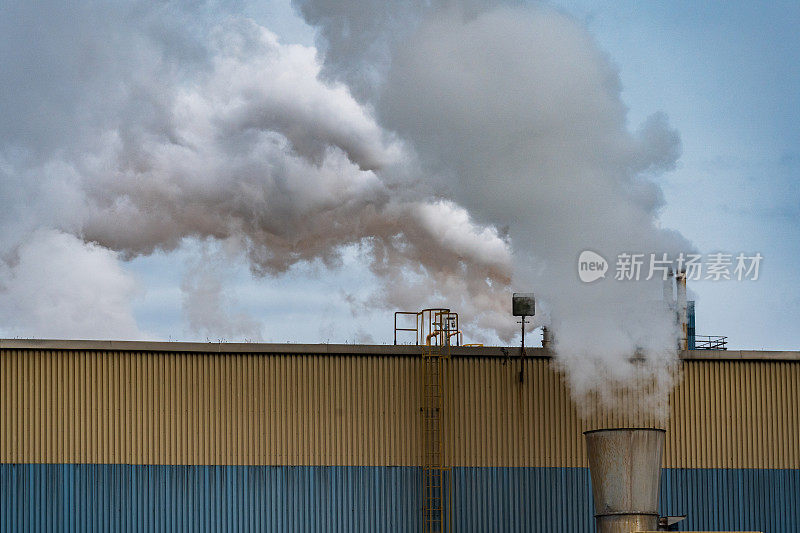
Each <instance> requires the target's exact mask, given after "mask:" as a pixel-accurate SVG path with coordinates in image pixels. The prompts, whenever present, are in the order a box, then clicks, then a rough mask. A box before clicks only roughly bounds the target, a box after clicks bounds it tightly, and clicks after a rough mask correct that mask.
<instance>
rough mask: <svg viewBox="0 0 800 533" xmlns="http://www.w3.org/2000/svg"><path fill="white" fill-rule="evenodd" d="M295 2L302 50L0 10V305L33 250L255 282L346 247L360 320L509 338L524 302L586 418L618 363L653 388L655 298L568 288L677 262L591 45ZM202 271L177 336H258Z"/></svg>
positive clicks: (525, 25) (660, 358)
mask: <svg viewBox="0 0 800 533" xmlns="http://www.w3.org/2000/svg"><path fill="white" fill-rule="evenodd" d="M296 5H297V7H298V10H299V12H300V13H302V15H303V16H304V17H305V18H306V20H307V21H308V22H309V23H310V24H312V25H314V26H315V27H316V28H317V29H318V37H319V42H318V45H319V46H318V48H317V49H315V48H312V47H306V46H299V45H290V44H284V43H282V42H281V41H280V40H279V39H278V37H277V36H276V35H275V34H273V33H272V32H270V31H269V30H268V29H267V28H265V27H263V26H261V25H259V24H258V23H257V22H255V21H253V20H250V19H248V18H246V17H244V16H242V15H241V14H240V13H237V12H236V10H235V9H234V8H233V7H231V6H230V5H229V4H226V3H221V4H217V3H213V2H211V3H208V4H202V5H193V4H186V3H180V2H175V3H173V2H166V3H164V4H159V5H152V4H149V3H144V2H137V1H130V2H121V3H114V4H108V5H102V6H97V5H94V4H90V3H80V2H78V3H74V4H70V6H64V5H62V4H56V3H53V5H47V6H42V5H39V4H38V3H37V5H31V4H30V3H22V2H10V3H9V5H8V6H6V8H5V9H4V11H3V13H2V14H1V15H0V30H2V31H3V35H5V39H6V41H7V42H9V43H12V46H7V47H5V48H2V49H0V61H2V64H3V65H4V66H7V68H4V69H3V71H2V72H0V80H1V81H2V82H3V86H4V87H8V88H10V90H9V91H7V93H8V94H7V95H5V96H4V97H3V98H2V99H0V105H2V106H3V107H2V109H1V111H2V115H3V116H4V121H3V123H2V124H0V175H2V181H0V187H2V190H1V192H2V193H3V196H2V198H3V204H4V205H3V207H4V209H3V211H2V214H0V217H2V218H1V219H0V221H1V222H2V223H3V224H4V228H5V229H6V231H5V232H4V234H3V235H2V241H1V242H0V244H1V245H2V246H0V256H2V261H3V262H4V263H3V264H4V274H3V277H2V280H3V283H4V284H5V285H7V286H11V284H10V280H12V279H13V278H14V276H17V275H18V274H17V273H14V266H13V265H14V261H15V259H14V254H15V253H16V252H15V251H16V250H22V249H23V248H24V244H23V243H24V242H25V241H26V239H28V235H30V234H31V232H32V231H34V230H36V229H37V228H51V229H53V230H57V231H59V232H64V233H67V234H70V235H74V236H77V237H80V238H81V239H83V240H84V241H85V242H91V243H96V244H92V245H89V246H91V247H92V248H91V250H93V251H95V252H97V251H100V250H102V251H104V252H105V253H106V254H107V255H105V256H104V257H107V258H116V257H117V256H116V254H117V253H119V254H121V257H123V258H131V257H135V256H137V255H147V254H151V253H153V252H154V251H156V250H165V251H170V250H173V249H175V248H177V247H179V246H181V243H182V242H184V241H185V240H186V239H196V240H200V241H204V240H209V239H210V240H216V241H224V242H226V243H229V244H230V243H233V244H234V245H235V246H237V247H238V249H237V250H236V253H241V254H245V256H246V257H247V258H248V260H249V262H250V264H251V266H252V270H253V272H254V273H255V274H257V275H261V276H265V280H270V279H273V278H272V276H277V275H280V274H281V273H284V272H287V271H288V270H289V269H290V268H292V266H293V265H297V264H298V263H304V262H306V263H308V262H320V263H321V264H323V265H325V266H327V267H328V268H337V267H338V266H339V265H340V264H341V262H342V251H343V250H345V249H354V248H355V249H358V250H359V251H360V256H361V257H363V258H365V259H364V260H365V261H367V262H368V264H369V267H370V269H371V270H372V272H373V273H374V274H375V276H376V278H377V279H378V280H380V283H381V286H380V289H379V293H378V294H376V295H371V296H370V297H368V298H361V299H359V298H356V297H352V295H351V297H350V303H351V304H352V306H353V308H354V309H370V308H371V307H374V306H378V307H380V308H395V309H396V308H401V309H402V308H406V309H418V308H420V307H425V306H432V305H446V306H448V307H451V308H453V309H457V310H458V311H459V312H461V313H462V316H463V318H464V321H463V322H464V324H465V325H467V326H468V327H469V326H471V327H472V328H473V331H475V333H476V335H474V336H480V335H481V334H482V333H485V334H487V336H488V337H495V338H496V337H499V338H501V339H502V340H504V341H509V340H510V339H511V338H513V335H515V334H516V325H515V324H514V321H513V319H512V318H511V317H509V316H508V315H509V307H510V305H509V303H510V302H509V299H510V293H511V287H512V279H513V287H514V288H516V289H517V290H524V291H528V290H533V291H535V292H536V293H537V294H538V295H539V304H540V306H539V307H540V309H542V311H543V313H542V314H541V316H540V317H539V320H540V323H543V322H541V321H542V320H547V321H549V323H550V324H551V325H552V326H553V329H554V331H555V332H556V349H557V352H558V360H559V361H560V363H561V364H563V365H564V367H565V368H566V369H567V370H568V372H567V375H568V377H569V379H570V384H571V386H572V388H573V391H575V393H576V395H577V396H578V397H582V396H585V395H587V394H590V393H592V392H595V391H598V390H600V391H602V390H608V389H609V388H611V389H613V388H614V387H615V386H616V384H621V383H627V382H628V381H629V380H630V379H631V376H632V375H633V374H635V372H636V368H635V367H634V366H632V365H631V364H630V363H629V359H630V358H631V357H632V356H633V355H634V353H638V354H639V355H640V356H641V357H642V358H643V359H644V360H645V361H646V363H645V365H646V366H648V367H649V368H650V369H651V375H653V376H656V377H657V378H658V379H659V380H660V382H662V383H663V384H665V386H664V388H666V387H667V386H668V384H669V379H668V377H666V378H663V379H662V377H661V376H668V375H669V371H668V370H669V367H670V365H671V362H672V361H674V357H675V346H676V336H677V333H676V331H675V330H674V327H673V323H672V321H671V320H670V319H669V317H668V314H669V313H667V312H666V311H664V310H663V309H661V308H659V307H657V306H656V305H654V304H653V303H652V300H655V299H657V298H658V295H659V294H660V287H658V284H657V283H656V284H652V283H644V282H630V283H622V282H614V281H613V280H611V279H607V280H601V281H599V282H597V283H594V284H591V285H586V284H582V283H580V281H579V279H578V276H577V272H576V261H577V258H578V255H579V254H580V253H581V252H582V251H583V250H587V249H589V250H594V251H596V252H598V253H600V254H601V255H603V256H604V257H605V258H606V259H607V260H609V261H610V262H611V264H612V268H613V263H614V259H615V257H616V256H617V254H619V253H620V252H639V253H651V252H652V253H660V252H668V253H674V252H676V251H678V250H686V249H688V248H689V245H688V243H687V242H686V241H685V240H684V239H683V238H682V237H681V236H680V235H678V234H676V233H673V232H669V231H666V230H664V229H662V228H660V226H659V223H658V212H659V209H660V206H661V205H662V203H663V198H662V195H661V190H660V188H659V185H658V183H657V181H656V180H657V177H658V175H659V174H660V173H662V172H664V171H668V170H669V169H671V168H672V167H674V165H675V163H676V161H677V158H678V156H679V154H680V140H679V137H678V134H677V133H676V132H675V131H674V130H673V129H671V128H670V126H669V124H668V121H667V119H666V117H665V116H663V115H661V114H658V113H656V114H654V115H653V116H651V117H650V118H649V119H648V120H646V121H645V122H644V124H641V125H638V126H634V127H631V126H630V125H629V124H628V123H627V116H626V108H625V106H624V104H623V102H622V100H621V97H620V83H619V79H618V76H617V74H616V71H615V69H614V67H613V65H612V64H611V62H610V61H609V59H608V58H607V57H606V56H605V55H604V54H603V53H602V52H601V51H600V50H599V48H598V47H597V45H596V43H595V42H594V41H593V39H592V38H591V36H590V35H589V34H588V33H587V31H586V29H585V28H584V27H582V26H581V25H580V24H579V23H577V22H576V21H574V20H572V19H570V18H569V17H567V16H565V15H563V14H561V13H559V12H556V11H554V10H552V9H550V8H547V7H543V6H541V5H538V4H537V5H518V4H507V3H502V2H489V1H479V0H474V1H470V0H464V1H461V2H458V1H433V2H431V1H425V2H404V3H400V2H394V3H391V2H389V3H387V2H379V1H377V0H347V1H345V2H342V1H336V2H333V1H322V0H299V1H297V2H296ZM65 20H68V21H71V23H70V24H64V21H65ZM31 34H35V35H37V37H38V39H35V43H34V44H32V45H28V44H27V43H29V42H30V41H31V39H30V38H29V35H31ZM13 43H17V44H18V46H13ZM23 44H24V45H25V46H23ZM109 250H113V252H110V251H109ZM115 260H116V259H115ZM209 262H211V259H210V258H208V257H205V258H204V257H202V256H201V257H199V258H198V263H197V264H194V263H192V264H190V265H188V267H187V276H186V279H185V281H184V285H183V289H184V295H185V300H184V309H185V314H186V315H187V316H186V318H187V322H188V323H190V325H191V326H192V327H193V328H194V329H195V330H196V331H198V332H200V333H202V334H204V335H207V336H209V337H224V336H228V335H253V336H257V333H258V332H259V331H261V329H260V328H259V327H258V326H257V324H254V323H249V322H248V319H247V317H243V316H239V315H237V311H235V309H233V306H232V304H231V300H230V298H229V295H227V294H226V289H225V285H224V282H223V281H222V280H219V278H220V277H223V276H224V269H217V268H215V267H214V265H213V264H212V265H210V266H209V265H208V264H207V263H209ZM109 268H111V269H112V270H113V268H112V267H111V266H109ZM215 280H218V281H219V282H218V283H216V282H215ZM653 285H655V286H653ZM123 293H124V291H123ZM217 311H219V313H218V314H216V315H215V314H214V313H215V312H217ZM237 324H246V325H247V324H249V325H248V326H247V327H245V328H244V329H237V328H238V326H237ZM212 330H216V331H218V333H217V334H214V333H213V331H212Z"/></svg>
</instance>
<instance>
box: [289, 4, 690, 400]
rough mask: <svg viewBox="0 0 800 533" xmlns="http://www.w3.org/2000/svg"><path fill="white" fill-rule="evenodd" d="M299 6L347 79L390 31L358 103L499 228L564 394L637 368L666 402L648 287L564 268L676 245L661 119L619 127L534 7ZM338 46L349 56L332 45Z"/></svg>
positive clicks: (567, 42) (578, 59)
mask: <svg viewBox="0 0 800 533" xmlns="http://www.w3.org/2000/svg"><path fill="white" fill-rule="evenodd" d="M297 4H298V6H299V8H300V10H301V12H302V13H304V14H305V15H306V16H307V18H308V20H309V21H310V22H313V23H317V24H320V25H321V30H320V33H319V36H320V39H321V41H322V42H321V43H320V49H321V50H324V51H325V62H326V70H325V72H326V73H327V74H328V76H330V77H331V78H332V79H339V80H345V81H349V82H351V83H352V82H353V74H354V72H353V69H352V66H351V65H352V64H353V63H355V64H358V63H359V62H363V61H365V60H366V61H368V60H370V59H371V58H370V57H365V56H364V54H363V53H362V51H363V50H371V49H372V48H370V46H368V45H365V44H364V43H363V42H361V41H363V40H365V39H366V40H369V39H370V38H371V36H373V35H376V34H378V35H383V34H386V35H392V36H394V38H393V39H389V40H387V39H382V40H378V41H377V43H378V44H377V45H376V46H378V47H379V48H380V49H382V50H388V51H386V52H384V53H382V54H381V56H383V57H388V60H387V62H386V63H385V64H383V65H379V66H376V67H373V68H372V70H371V71H372V72H380V73H384V74H383V77H382V78H381V79H380V80H379V81H378V82H375V81H374V80H371V84H370V85H369V87H368V89H363V88H362V90H361V94H362V95H363V97H364V99H365V101H366V102H368V103H370V104H371V105H373V106H375V108H376V110H377V114H378V119H379V121H380V124H381V125H382V126H383V127H385V128H387V129H389V130H390V131H392V132H394V133H395V134H397V135H398V136H399V138H401V139H403V140H405V141H406V142H407V143H408V145H409V146H410V147H411V148H413V149H414V151H415V153H416V154H417V155H418V157H419V159H420V162H421V163H420V164H421V166H422V167H423V168H424V169H425V171H426V172H427V173H428V175H430V176H432V177H433V178H434V179H436V180H437V183H436V186H437V187H438V188H439V190H443V191H446V192H447V195H448V196H449V197H451V198H452V199H454V200H455V201H457V202H459V203H460V204H461V205H463V206H464V207H466V208H467V209H468V210H469V213H470V215H471V216H472V217H474V219H475V220H477V221H481V222H484V223H489V224H492V225H494V226H496V227H507V228H508V235H509V236H510V242H511V243H512V244H513V248H514V258H515V259H514V263H515V281H514V284H515V287H518V289H519V290H523V289H533V290H534V291H535V292H536V293H537V294H538V295H539V300H540V304H541V308H543V310H544V311H545V313H546V316H544V317H540V320H541V319H542V318H544V319H545V320H547V321H549V323H550V325H551V327H552V329H553V330H554V331H555V335H556V337H555V340H556V342H555V349H556V352H557V355H558V362H559V363H560V364H561V365H562V366H563V368H564V369H565V370H566V371H567V377H568V378H569V380H570V385H571V388H572V390H573V392H574V394H575V396H576V397H578V398H586V397H588V395H590V394H591V393H593V392H598V391H599V392H601V393H606V392H609V391H613V390H614V389H616V388H618V387H620V386H627V385H628V384H630V383H631V382H632V381H634V379H633V378H634V376H636V375H639V373H640V372H641V365H644V366H645V367H646V368H648V369H649V370H648V371H647V372H646V375H647V376H648V378H655V379H656V381H657V387H656V392H657V394H656V395H655V396H657V397H658V398H660V399H664V398H665V395H664V394H663V393H664V392H665V391H667V390H669V388H670V385H671V372H670V370H671V367H672V364H673V362H674V361H675V358H676V351H677V350H676V346H677V336H678V332H677V330H676V328H675V324H674V320H673V318H672V317H673V315H672V313H671V312H669V311H668V310H667V309H666V308H665V307H664V306H662V305H660V304H659V303H658V298H659V295H660V291H661V288H660V285H661V283H660V280H657V281H654V282H650V283H646V282H644V281H640V282H628V283H623V282H615V281H613V280H611V279H608V280H604V281H600V282H597V283H595V284H592V285H587V284H583V283H581V282H580V280H579V279H578V276H577V258H578V256H579V254H580V253H581V252H582V251H584V250H587V249H588V250H594V251H596V252H599V253H600V254H601V255H603V256H604V257H605V258H606V259H607V260H608V261H609V262H610V263H611V269H612V271H611V276H610V277H613V274H614V271H613V269H614V267H615V264H614V260H615V258H616V257H617V255H618V254H620V253H623V252H628V253H644V254H649V253H661V252H667V253H670V254H675V253H676V252H678V251H679V250H688V249H690V245H689V243H687V242H686V241H685V240H684V239H683V238H682V237H681V236H680V235H678V234H676V233H674V232H670V231H667V230H664V229H662V228H661V227H660V226H659V223H658V211H659V208H660V207H661V205H662V204H663V198H662V195H661V190H660V187H659V186H658V184H657V182H656V181H655V179H656V177H657V175H658V174H659V173H661V172H664V171H666V170H669V169H671V168H673V167H674V165H675V163H676V161H677V158H678V157H679V154H680V140H679V137H678V134H677V133H676V132H675V131H674V130H672V129H671V128H670V127H669V125H668V123H667V119H666V117H665V116H664V115H663V114H659V113H656V114H654V115H652V116H651V117H650V118H649V119H647V120H646V121H645V123H644V124H642V125H641V126H639V127H638V128H636V129H635V130H633V131H632V130H631V129H630V128H629V126H628V124H627V119H626V108H625V106H624V104H623V103H622V100H621V98H620V91H621V89H620V83H619V79H618V76H617V73H616V71H615V69H614V67H613V65H612V64H611V63H610V61H609V60H608V58H607V57H605V55H604V54H603V53H602V52H601V51H600V50H599V49H598V47H597V45H596V43H595V42H594V41H593V39H592V38H591V37H590V36H589V34H588V33H587V31H586V30H585V29H584V28H583V27H582V26H581V25H580V24H578V23H577V22H576V21H574V20H572V19H570V18H569V17H567V16H565V15H563V14H561V13H558V12H556V11H554V10H552V9H549V8H546V7H541V6H533V7H531V6H519V5H508V4H504V3H491V2H484V3H480V2H479V3H469V2H467V3H459V2H441V3H437V2H433V3H431V4H429V5H427V7H424V8H420V9H418V10H417V11H416V14H417V16H416V18H415V19H414V20H413V21H411V22H409V21H408V18H407V16H406V15H405V11H404V10H399V11H398V15H397V16H388V15H386V14H383V15H382V16H380V17H375V18H373V19H370V22H367V23H364V21H363V20H362V19H363V18H364V16H365V15H363V14H365V13H366V14H369V13H372V12H373V11H374V10H379V11H380V10H383V9H385V8H378V7H377V6H378V4H381V5H382V3H380V2H372V1H368V0H365V1H361V2H357V4H359V5H360V6H361V9H348V10H339V9H338V8H337V7H336V4H337V3H335V2H327V1H315V0H302V1H298V2H297ZM351 12H356V13H359V14H360V15H359V16H358V17H357V18H353V19H352V20H348V19H347V17H348V16H349V15H350V13H351ZM398 20H399V21H402V23H403V26H402V27H397V26H393V25H394V24H396V23H397V21H398ZM357 21H359V22H357ZM357 24H358V25H357ZM381 24H385V26H383V27H380V25H381ZM354 28H355V29H354ZM347 30H352V31H347ZM398 35H400V36H402V38H397V36H398ZM351 40H352V41H353V42H354V43H359V44H358V46H350V47H348V46H346V44H343V43H347V42H350V41H351ZM350 51H352V52H353V53H352V54H350V53H349V52H350ZM355 82H358V80H355ZM647 275H648V272H646V271H645V272H643V276H642V278H644V277H647ZM506 320H507V319H506ZM634 354H638V355H639V356H640V357H641V358H642V359H644V363H641V362H639V363H635V364H634V363H631V362H630V359H631V358H632V357H633V356H634ZM645 381H647V380H645ZM601 400H607V401H608V402H611V401H612V400H613V394H610V393H609V394H604V395H603V396H601ZM662 405H663V404H662Z"/></svg>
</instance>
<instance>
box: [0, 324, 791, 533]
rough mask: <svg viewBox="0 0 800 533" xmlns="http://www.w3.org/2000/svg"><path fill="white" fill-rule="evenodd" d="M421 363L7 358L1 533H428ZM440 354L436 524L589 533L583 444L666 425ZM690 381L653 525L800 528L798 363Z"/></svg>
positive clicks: (188, 353)
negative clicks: (595, 436)
mask: <svg viewBox="0 0 800 533" xmlns="http://www.w3.org/2000/svg"><path fill="white" fill-rule="evenodd" d="M425 349H426V348H425V347H424V346H422V347H421V346H414V345H404V346H386V345H380V346H365V345H325V344H322V345H301V344H209V343H153V342H106V341H57V340H49V341H45V340H40V341H35V340H2V341H0V372H1V373H2V376H0V387H2V390H1V391H0V397H1V398H2V403H0V461H2V464H0V492H1V493H2V494H1V496H0V500H2V501H1V502H0V531H4V532H5V531H151V530H153V531H226V530H227V531H422V530H423V527H428V526H429V525H430V524H429V523H428V522H426V520H427V519H429V518H430V515H428V517H427V518H425V514H424V513H425V512H426V506H428V503H427V502H426V501H424V491H426V490H430V489H429V488H428V487H427V486H426V485H425V484H426V483H428V481H430V480H428V481H426V480H425V479H424V469H425V465H426V463H427V462H429V460H428V459H426V454H427V453H428V452H429V450H430V448H429V444H426V431H427V429H426V425H425V424H426V423H425V421H424V414H425V411H426V408H425V405H426V403H425V402H426V400H425V398H426V392H425V390H424V384H425V379H423V377H422V376H423V374H424V373H425V372H426V370H425V368H424V364H425V357H424V355H425ZM447 355H448V356H447V357H442V358H441V359H440V364H441V366H440V373H439V376H440V379H441V391H442V399H441V406H442V407H441V410H440V411H437V412H438V413H439V414H440V415H441V420H440V421H439V423H440V424H441V425H440V428H439V430H438V431H439V433H438V435H439V437H440V441H441V450H440V458H441V459H440V460H441V463H442V471H443V472H444V473H445V474H446V475H442V476H441V478H440V479H441V480H442V483H443V484H444V487H443V488H441V489H440V491H441V492H439V494H440V496H441V499H442V501H441V502H440V504H441V507H442V513H443V515H442V522H443V523H442V524H440V526H441V528H442V529H447V530H451V531H542V532H545V531H547V532H589V531H595V519H594V514H595V509H594V504H593V500H592V489H591V483H590V473H589V469H588V459H587V451H586V444H585V440H584V436H583V432H584V431H587V430H592V429H597V428H608V427H645V428H650V427H654V425H657V423H656V422H654V421H652V420H647V419H643V418H641V417H639V416H638V415H636V416H634V415H618V416H617V415H603V416H595V417H587V418H586V419H582V418H581V417H580V416H579V414H578V411H577V410H576V408H575V406H574V405H573V403H572V401H571V400H570V395H569V393H568V391H567V389H566V387H565V385H564V383H563V380H562V376H560V375H559V373H558V372H557V371H556V370H554V368H553V365H552V364H551V360H550V357H549V353H548V352H547V351H546V350H544V349H540V348H536V349H528V350H527V356H526V357H524V358H521V357H519V348H498V347H481V346H471V347H468V346H465V347H457V346H452V347H450V349H449V353H448V354H447ZM680 365H681V369H680V370H681V374H682V377H681V380H680V382H679V384H678V385H677V386H676V388H675V389H674V390H673V392H672V394H671V397H670V416H669V420H668V422H667V424H666V426H665V427H664V428H663V429H666V434H665V440H664V445H663V458H662V465H663V471H662V473H661V478H660V491H661V495H660V503H659V509H658V513H659V514H660V515H662V516H681V515H686V519H685V520H683V521H681V522H679V523H678V524H676V526H675V527H677V528H678V529H679V530H748V531H763V532H769V533H788V532H797V531H800V352H757V351H751V352H743V351H731V350H728V351H713V350H695V351H692V350H689V351H684V352H682V355H681V363H680ZM520 369H522V370H523V371H524V376H525V379H523V380H520V379H519V372H520ZM437 416H438V415H437ZM659 454H661V452H660V450H659ZM429 466H430V465H429ZM428 512H429V510H428ZM433 529H437V527H434V528H433Z"/></svg>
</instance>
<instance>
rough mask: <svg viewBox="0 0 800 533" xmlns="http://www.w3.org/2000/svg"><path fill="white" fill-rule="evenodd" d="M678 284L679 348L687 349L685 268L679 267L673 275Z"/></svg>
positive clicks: (687, 325)
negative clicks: (679, 269) (678, 270)
mask: <svg viewBox="0 0 800 533" xmlns="http://www.w3.org/2000/svg"><path fill="white" fill-rule="evenodd" d="M675 281H676V284H677V286H678V324H679V325H680V327H681V340H680V349H681V350H688V349H689V331H688V327H689V319H688V315H687V310H686V269H681V271H680V272H678V274H677V275H676V276H675Z"/></svg>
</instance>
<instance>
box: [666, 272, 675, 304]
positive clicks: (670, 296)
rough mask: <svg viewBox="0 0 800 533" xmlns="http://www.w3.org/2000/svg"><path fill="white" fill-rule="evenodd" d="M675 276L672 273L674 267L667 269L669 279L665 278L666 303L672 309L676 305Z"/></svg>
mask: <svg viewBox="0 0 800 533" xmlns="http://www.w3.org/2000/svg"><path fill="white" fill-rule="evenodd" d="M673 277H674V274H673V273H672V269H671V268H670V269H668V270H667V279H665V280H664V303H666V304H667V306H668V307H669V308H670V309H672V308H673V307H674V305H675V290H674V288H673V283H674V281H673Z"/></svg>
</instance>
